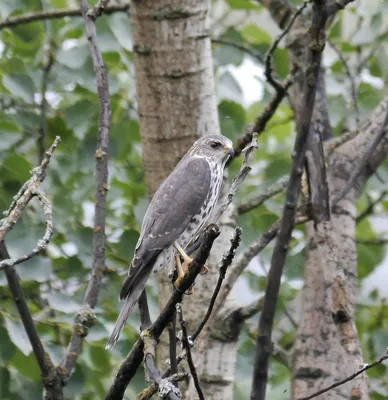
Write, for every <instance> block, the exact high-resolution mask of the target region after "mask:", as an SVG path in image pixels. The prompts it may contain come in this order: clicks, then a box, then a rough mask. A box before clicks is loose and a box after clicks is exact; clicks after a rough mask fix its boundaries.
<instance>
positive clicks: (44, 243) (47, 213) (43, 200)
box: [0, 187, 53, 270]
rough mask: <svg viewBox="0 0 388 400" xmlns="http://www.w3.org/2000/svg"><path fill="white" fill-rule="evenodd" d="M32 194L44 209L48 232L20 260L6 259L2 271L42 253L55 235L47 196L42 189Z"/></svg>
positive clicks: (37, 189)
mask: <svg viewBox="0 0 388 400" xmlns="http://www.w3.org/2000/svg"><path fill="white" fill-rule="evenodd" d="M32 194H33V195H35V196H36V197H37V198H38V199H39V202H40V204H41V206H42V208H43V212H44V216H45V220H46V231H45V233H44V236H43V238H42V239H41V240H39V241H38V243H37V244H36V246H35V247H34V248H33V249H32V250H31V251H30V252H29V253H27V254H25V255H23V256H21V257H18V258H10V259H7V260H6V259H4V260H3V261H1V262H0V270H2V269H4V268H7V267H12V266H14V265H16V264H20V263H22V262H24V261H27V260H29V259H30V258H32V257H34V256H36V255H37V254H38V253H40V252H41V251H42V250H44V249H45V248H46V247H47V245H48V244H49V242H50V239H51V236H52V235H53V213H52V207H51V203H50V201H49V200H48V199H47V197H46V195H45V194H44V192H43V191H42V190H41V189H40V188H38V187H37V188H35V189H34V190H33V191H32Z"/></svg>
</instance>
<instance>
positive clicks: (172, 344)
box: [168, 312, 178, 374]
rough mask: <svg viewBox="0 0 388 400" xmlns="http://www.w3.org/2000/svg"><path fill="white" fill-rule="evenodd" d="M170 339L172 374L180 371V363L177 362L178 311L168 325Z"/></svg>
mask: <svg viewBox="0 0 388 400" xmlns="http://www.w3.org/2000/svg"><path fill="white" fill-rule="evenodd" d="M168 339H169V356H170V371H171V374H176V373H177V372H178V363H177V362H176V358H177V355H176V345H177V340H176V312H174V314H173V316H172V318H171V322H170V323H169V325H168Z"/></svg>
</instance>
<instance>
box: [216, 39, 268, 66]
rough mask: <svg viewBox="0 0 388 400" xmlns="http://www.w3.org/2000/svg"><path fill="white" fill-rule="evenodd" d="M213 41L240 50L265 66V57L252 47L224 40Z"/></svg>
mask: <svg viewBox="0 0 388 400" xmlns="http://www.w3.org/2000/svg"><path fill="white" fill-rule="evenodd" d="M211 41H212V43H217V44H223V45H226V46H231V47H235V48H236V49H239V50H241V51H243V52H244V53H247V54H249V55H250V56H252V57H253V58H256V59H257V60H258V61H259V62H261V63H262V64H264V57H263V56H262V55H261V54H260V53H259V52H258V51H255V50H253V49H251V48H250V47H248V46H246V45H245V44H242V43H239V42H235V41H233V40H228V39H222V38H212V39H211Z"/></svg>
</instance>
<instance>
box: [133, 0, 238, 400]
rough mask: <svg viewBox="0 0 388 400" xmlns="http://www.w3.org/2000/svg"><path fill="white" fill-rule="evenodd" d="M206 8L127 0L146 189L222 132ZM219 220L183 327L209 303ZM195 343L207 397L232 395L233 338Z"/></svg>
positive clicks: (167, 287) (163, 296) (205, 1)
mask: <svg viewBox="0 0 388 400" xmlns="http://www.w3.org/2000/svg"><path fill="white" fill-rule="evenodd" d="M209 9H210V1H209V0H202V1H198V0H184V1H181V0H173V1H167V0H142V1H134V2H132V6H131V21H132V29H133V38H134V65H135V71H136V90H137V96H138V103H139V106H138V108H139V119H140V134H141V141H142V149H143V156H144V170H145V176H146V182H147V185H148V189H149V194H150V195H152V194H153V193H154V192H155V190H156V189H157V187H158V186H159V184H160V182H161V181H162V180H163V179H165V178H166V176H167V175H168V174H169V173H170V172H171V171H172V169H173V168H174V166H175V165H176V164H177V162H178V161H179V159H180V158H181V157H182V155H183V154H184V153H185V152H186V151H187V150H188V148H189V147H190V146H191V144H192V143H193V142H194V141H195V140H196V139H197V138H198V137H199V136H202V135H206V134H219V133H220V128H219V123H218V114H217V102H216V97H215V85H214V77H213V65H212V54H211V42H210V38H209V35H208V30H209V14H210V10H209ZM223 221H224V223H223V224H222V225H221V232H222V233H221V236H220V238H219V239H217V241H216V244H215V246H214V247H213V251H212V255H211V257H210V260H209V261H210V262H209V266H210V267H212V266H213V268H210V271H209V273H208V274H207V275H205V276H201V277H199V278H198V279H197V282H196V285H195V289H194V290H195V293H194V294H193V295H191V296H186V298H185V301H184V304H183V306H184V307H183V312H184V318H185V319H186V320H187V321H188V327H189V333H191V332H193V329H194V328H195V327H196V325H197V324H198V322H199V321H200V319H201V318H202V317H203V315H204V314H205V312H206V310H207V306H208V304H209V301H210V297H211V295H212V292H213V289H214V286H215V283H216V281H217V278H218V271H217V269H216V268H214V266H215V264H216V261H217V260H218V259H219V258H220V257H221V255H222V253H223V251H224V250H225V248H226V246H228V244H229V243H228V240H229V237H230V235H231V233H232V226H231V224H230V219H228V217H226V218H224V220H223ZM158 280H159V305H160V307H163V306H164V305H165V304H166V302H167V300H168V299H169V297H170V293H171V282H170V281H169V279H168V277H167V271H164V272H162V273H160V274H159V276H158ZM201 349H202V350H201V351H197V346H195V347H194V350H193V351H194V354H195V356H196V357H197V355H198V353H200V355H201V365H200V368H199V365H197V367H198V373H199V376H200V378H201V384H202V387H203V390H204V394H205V396H206V399H209V400H211V399H225V398H231V396H232V390H233V377H234V364H235V354H236V349H235V344H232V345H231V347H230V345H229V343H224V342H220V341H217V340H211V341H210V342H208V341H207V340H206V344H204V343H203V341H201ZM225 354H228V356H227V357H225ZM229 354H230V355H229ZM158 358H159V365H160V367H161V369H162V370H164V369H165V367H166V365H165V364H164V362H165V361H166V360H167V359H168V335H167V334H166V333H165V334H164V335H162V338H161V341H160V344H159V346H158ZM202 360H205V361H204V362H202ZM225 371H227V372H228V373H227V376H225ZM225 380H227V382H226V383H225ZM195 394H196V392H195V391H193V390H192V388H191V386H190V389H189V390H188V393H187V396H185V397H186V398H188V399H189V398H194V396H195Z"/></svg>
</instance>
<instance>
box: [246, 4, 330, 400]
mask: <svg viewBox="0 0 388 400" xmlns="http://www.w3.org/2000/svg"><path fill="white" fill-rule="evenodd" d="M325 11H326V10H325V6H324V4H322V2H321V1H318V0H316V1H315V2H314V7H313V17H312V23H311V28H310V34H309V46H308V50H307V59H306V61H307V62H306V73H305V80H304V82H305V87H304V95H303V99H302V104H301V110H300V115H301V118H300V119H299V120H298V133H297V136H296V139H295V146H294V151H293V153H292V158H293V162H292V166H291V173H290V179H289V183H288V187H287V192H286V201H285V205H284V209H283V216H282V219H281V222H280V228H279V233H278V235H277V240H276V244H275V248H274V251H273V254H272V259H271V267H270V270H269V273H268V281H267V287H266V291H265V296H264V303H263V310H262V312H261V315H260V319H259V326H258V334H257V338H256V354H255V365H254V372H253V383H252V392H251V399H252V400H263V399H265V392H266V386H267V380H268V360H269V355H270V354H271V349H272V340H271V339H272V327H273V322H274V318H275V310H276V303H277V297H278V294H279V289H280V280H281V276H282V273H283V267H284V262H285V258H286V254H287V249H288V245H289V242H290V239H291V234H292V231H293V228H294V223H295V216H296V211H297V203H298V197H299V193H300V184H301V176H302V173H303V167H304V164H305V152H306V148H307V141H308V136H309V131H310V123H311V118H312V114H313V107H314V102H315V93H316V87H317V80H318V74H319V68H320V65H321V58H322V52H323V49H324V46H325V24H326V20H327V16H326V12H325Z"/></svg>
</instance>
